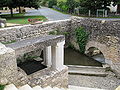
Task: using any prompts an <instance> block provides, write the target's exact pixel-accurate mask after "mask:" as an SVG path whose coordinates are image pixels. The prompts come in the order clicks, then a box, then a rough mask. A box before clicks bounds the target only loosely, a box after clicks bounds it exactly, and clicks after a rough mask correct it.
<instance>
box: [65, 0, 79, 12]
mask: <svg viewBox="0 0 120 90" xmlns="http://www.w3.org/2000/svg"><path fill="white" fill-rule="evenodd" d="M76 4H77V3H76V1H75V0H67V2H66V5H67V6H68V12H69V13H73V12H74V8H75V7H76Z"/></svg>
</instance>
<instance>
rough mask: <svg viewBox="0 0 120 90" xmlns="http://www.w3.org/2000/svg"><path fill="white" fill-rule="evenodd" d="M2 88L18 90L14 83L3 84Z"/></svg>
mask: <svg viewBox="0 0 120 90" xmlns="http://www.w3.org/2000/svg"><path fill="white" fill-rule="evenodd" d="M4 90H18V89H17V88H16V86H15V85H14V84H10V85H7V86H5V89H4Z"/></svg>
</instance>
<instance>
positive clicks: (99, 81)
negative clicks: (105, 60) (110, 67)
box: [69, 72, 120, 90]
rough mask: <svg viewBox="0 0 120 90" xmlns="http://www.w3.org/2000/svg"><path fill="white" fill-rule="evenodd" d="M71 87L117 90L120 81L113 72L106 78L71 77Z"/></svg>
mask: <svg viewBox="0 0 120 90" xmlns="http://www.w3.org/2000/svg"><path fill="white" fill-rule="evenodd" d="M69 85H75V86H81V87H90V88H100V89H107V90H115V88H116V87H118V86H119V85H120V79H117V78H116V77H115V75H114V74H113V73H112V72H109V75H108V76H106V77H98V76H85V75H69Z"/></svg>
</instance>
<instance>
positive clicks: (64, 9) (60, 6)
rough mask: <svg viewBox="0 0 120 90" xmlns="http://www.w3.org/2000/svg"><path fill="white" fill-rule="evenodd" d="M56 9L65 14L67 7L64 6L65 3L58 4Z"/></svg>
mask: <svg viewBox="0 0 120 90" xmlns="http://www.w3.org/2000/svg"><path fill="white" fill-rule="evenodd" d="M57 7H59V8H60V9H61V10H62V11H64V12H67V10H68V6H67V5H66V2H63V1H61V2H58V4H57Z"/></svg>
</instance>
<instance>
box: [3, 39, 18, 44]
mask: <svg viewBox="0 0 120 90" xmlns="http://www.w3.org/2000/svg"><path fill="white" fill-rule="evenodd" d="M14 42H16V40H11V41H8V42H1V43H2V44H10V43H14Z"/></svg>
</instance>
